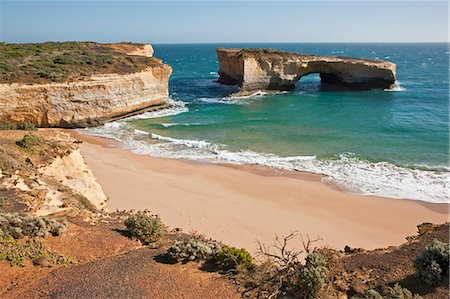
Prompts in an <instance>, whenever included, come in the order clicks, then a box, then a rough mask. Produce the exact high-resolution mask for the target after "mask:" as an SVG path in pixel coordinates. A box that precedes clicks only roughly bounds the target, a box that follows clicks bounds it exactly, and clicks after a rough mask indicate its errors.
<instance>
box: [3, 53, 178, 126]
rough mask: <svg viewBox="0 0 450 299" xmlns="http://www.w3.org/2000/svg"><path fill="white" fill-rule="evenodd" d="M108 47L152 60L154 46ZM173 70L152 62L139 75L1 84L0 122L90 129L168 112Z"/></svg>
mask: <svg viewBox="0 0 450 299" xmlns="http://www.w3.org/2000/svg"><path fill="white" fill-rule="evenodd" d="M106 46H108V47H112V50H113V51H115V53H119V52H120V51H123V52H126V54H127V55H130V57H132V56H141V57H146V58H149V57H152V54H153V48H152V47H151V46H150V45H136V46H135V45H132V44H112V45H105V47H106ZM125 57H127V56H125ZM144 62H145V61H144ZM124 63H125V64H126V62H124ZM139 66H140V67H141V65H139ZM99 72H100V71H99ZM171 72H172V68H171V67H170V66H169V65H167V64H163V63H162V62H161V61H160V60H159V59H155V58H152V59H150V60H149V61H148V62H147V65H146V66H145V68H143V69H142V70H139V71H137V72H131V73H125V74H116V73H113V74H97V75H92V76H90V77H88V78H86V79H82V80H78V81H68V82H61V83H48V84H23V83H13V84H0V123H12V124H16V123H32V124H34V125H36V126H38V127H68V128H73V127H86V126H94V125H98V124H102V123H104V122H106V121H110V120H114V119H118V118H121V117H125V116H129V115H132V114H137V113H142V112H145V111H148V110H153V109H159V108H164V107H167V105H168V81H169V76H170V74H171Z"/></svg>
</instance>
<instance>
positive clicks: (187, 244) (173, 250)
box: [166, 238, 222, 263]
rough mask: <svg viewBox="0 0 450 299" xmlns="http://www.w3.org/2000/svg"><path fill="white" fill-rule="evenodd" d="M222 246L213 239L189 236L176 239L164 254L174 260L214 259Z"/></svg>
mask: <svg viewBox="0 0 450 299" xmlns="http://www.w3.org/2000/svg"><path fill="white" fill-rule="evenodd" d="M221 248H222V246H221V245H220V243H219V242H217V241H214V240H204V239H201V238H190V239H189V240H185V241H176V242H175V243H174V244H173V245H172V246H170V248H169V249H168V250H167V253H166V255H167V256H168V257H169V259H171V260H172V261H175V262H183V263H186V262H189V261H205V260H208V259H214V258H215V257H216V255H217V253H218V252H219V251H220V250H221Z"/></svg>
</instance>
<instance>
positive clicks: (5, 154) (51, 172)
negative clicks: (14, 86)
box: [0, 130, 107, 215]
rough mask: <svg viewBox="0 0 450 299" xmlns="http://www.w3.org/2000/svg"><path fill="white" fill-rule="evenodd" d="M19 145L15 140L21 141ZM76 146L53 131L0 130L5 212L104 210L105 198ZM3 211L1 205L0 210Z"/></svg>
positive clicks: (0, 179)
mask: <svg viewBox="0 0 450 299" xmlns="http://www.w3.org/2000/svg"><path fill="white" fill-rule="evenodd" d="M25 138H28V139H27V140H28V141H27V142H24V143H23V144H21V145H20V146H19V145H17V141H18V140H25ZM78 142H79V141H77V140H75V139H74V138H73V137H72V136H71V135H69V134H67V133H65V132H62V131H55V130H39V131H33V132H24V131H0V196H3V197H4V198H6V199H8V203H9V204H8V205H7V207H6V208H7V210H9V211H12V212H14V211H16V210H17V209H19V210H20V209H24V208H25V209H26V210H27V211H28V212H31V213H32V214H35V215H48V214H52V213H56V212H60V211H63V210H70V209H88V210H91V211H94V212H95V211H100V210H103V209H105V207H106V200H107V198H106V196H105V194H104V192H103V190H102V187H101V186H100V184H99V183H98V182H97V180H96V178H95V177H94V175H93V173H92V171H91V170H90V168H89V167H88V165H87V164H86V163H85V162H84V159H83V156H82V155H81V153H80V150H79V148H78ZM3 208H5V207H3Z"/></svg>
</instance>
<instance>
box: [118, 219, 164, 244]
mask: <svg viewBox="0 0 450 299" xmlns="http://www.w3.org/2000/svg"><path fill="white" fill-rule="evenodd" d="M124 224H125V226H126V227H127V229H128V231H129V232H130V234H131V236H132V237H133V238H136V239H137V240H139V241H141V242H142V244H151V243H154V242H157V241H160V240H161V239H162V238H163V237H164V235H165V234H166V227H165V226H164V224H163V223H162V222H161V219H160V218H159V217H158V216H155V215H152V214H150V213H149V212H146V211H144V212H140V211H139V212H137V213H136V214H133V215H130V216H129V217H128V218H127V219H126V220H125V222H124Z"/></svg>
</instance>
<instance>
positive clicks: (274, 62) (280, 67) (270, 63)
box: [217, 49, 396, 92]
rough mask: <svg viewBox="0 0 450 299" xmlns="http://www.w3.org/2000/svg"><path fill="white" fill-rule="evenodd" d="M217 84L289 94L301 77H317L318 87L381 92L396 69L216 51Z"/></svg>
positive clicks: (378, 63)
mask: <svg viewBox="0 0 450 299" xmlns="http://www.w3.org/2000/svg"><path fill="white" fill-rule="evenodd" d="M217 56H218V59H219V76H220V77H219V80H218V81H219V82H220V83H223V84H231V85H234V84H237V85H238V86H239V87H240V91H241V92H245V91H256V90H292V89H293V88H294V87H295V84H296V83H297V81H299V80H300V78H301V77H302V76H305V75H308V74H311V73H319V74H320V77H321V81H322V83H330V84H333V85H336V86H339V87H343V88H347V89H356V90H362V89H385V88H390V87H391V86H392V85H393V84H394V82H395V72H396V65H395V64H394V63H391V62H386V61H380V60H368V59H357V58H347V57H334V56H319V55H302V54H296V53H288V52H277V51H273V50H262V49H255V50H250V49H248V50H245V49H217Z"/></svg>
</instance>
